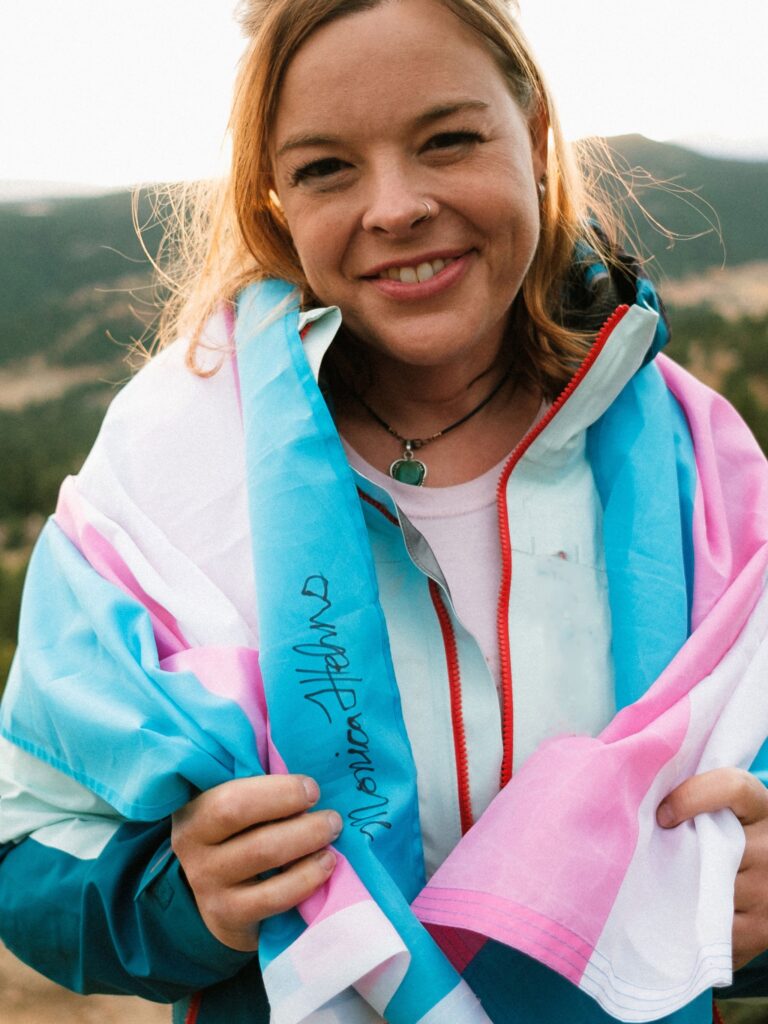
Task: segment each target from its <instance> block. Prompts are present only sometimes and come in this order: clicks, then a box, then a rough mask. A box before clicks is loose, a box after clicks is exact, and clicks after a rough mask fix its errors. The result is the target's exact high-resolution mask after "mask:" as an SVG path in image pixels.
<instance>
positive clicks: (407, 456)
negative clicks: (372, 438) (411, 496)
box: [344, 366, 512, 487]
mask: <svg viewBox="0 0 768 1024" xmlns="http://www.w3.org/2000/svg"><path fill="white" fill-rule="evenodd" d="M511 373H512V367H511V366H510V368H509V369H508V370H507V372H506V373H505V374H504V375H503V376H502V377H501V379H500V380H499V381H498V383H497V384H496V386H495V387H494V388H493V390H492V391H491V393H490V394H488V395H486V396H485V398H484V399H483V400H482V402H480V404H479V405H476V406H475V408H474V409H470V411H469V412H468V413H465V415H464V416H462V417H461V419H458V420H456V422H455V423H451V424H450V425H449V426H447V427H443V429H442V430H438V431H437V433H436V434H430V436H429V437H403V435H402V434H399V433H398V432H397V431H396V430H395V428H394V427H391V426H390V425H389V423H387V421H386V420H385V419H383V418H382V417H381V416H379V414H378V413H377V412H376V410H375V409H372V408H371V407H370V405H368V403H367V402H366V401H365V399H364V398H363V397H362V396H361V395H359V394H358V393H357V392H356V391H355V390H354V388H352V387H350V385H349V384H347V383H346V381H345V382H344V385H345V387H346V388H347V390H348V391H349V393H350V395H352V397H353V398H355V399H356V400H357V401H358V402H359V403H360V405H362V407H363V408H364V409H365V411H366V412H367V413H368V414H369V415H370V416H372V417H373V419H374V420H376V422H377V423H378V424H379V425H380V426H382V427H384V429H385V430H386V431H387V432H388V433H390V434H391V435H392V436H393V437H396V438H397V440H398V441H399V442H400V443H401V444H402V445H403V454H402V455H401V456H400V458H399V459H395V461H394V462H393V463H392V465H391V466H390V467H389V475H390V476H391V477H392V479H393V480H397V481H398V482H399V483H401V484H411V485H412V486H413V487H421V486H422V484H423V483H424V481H425V480H426V479H427V467H426V464H425V463H424V462H423V461H422V460H421V459H417V458H415V457H414V454H413V453H414V452H417V451H419V449H421V448H423V447H424V446H425V445H428V444H431V443H432V442H433V441H437V439H438V438H439V437H445V435H446V434H449V433H450V432H451V431H452V430H455V429H456V428H457V427H460V426H461V425H462V424H463V423H466V422H467V420H470V419H472V417H473V416H474V415H475V414H476V413H478V412H480V410H481V409H484V408H485V406H486V405H488V403H489V402H490V401H491V399H492V398H495V397H496V395H497V394H498V393H499V391H501V389H502V386H503V385H504V384H506V382H507V381H508V380H509V377H510V374H511Z"/></svg>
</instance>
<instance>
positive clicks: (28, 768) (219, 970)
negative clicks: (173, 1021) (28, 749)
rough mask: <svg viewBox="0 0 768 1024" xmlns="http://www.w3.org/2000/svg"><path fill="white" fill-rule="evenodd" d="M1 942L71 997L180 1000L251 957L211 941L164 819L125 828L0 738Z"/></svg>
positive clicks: (95, 801) (75, 786) (77, 788)
mask: <svg viewBox="0 0 768 1024" xmlns="http://www.w3.org/2000/svg"><path fill="white" fill-rule="evenodd" d="M0 766H1V767H0V938H2V940H3V941H4V942H5V944H6V945H7V946H8V948H9V949H10V950H11V951H12V952H13V953H15V954H16V956H18V957H19V958H20V959H21V960H24V961H25V962H26V963H28V964H29V965H30V966H32V967H34V968H35V969H36V970H38V971H40V973H41V974H44V975H46V976H47V977H49V978H51V979H52V980H53V981H56V982H58V983H59V984H61V985H64V986H65V987H67V988H70V989H73V990H75V991H77V992H82V993H89V992H103V993H115V994H131V995H138V996H142V997H143V998H145V999H152V1000H155V1001H157V1002H171V1001H175V1000H178V999H180V998H182V997H184V996H185V995H188V994H189V993H190V992H193V991H196V990H198V989H201V988H206V987H208V986H209V985H213V984H215V983H217V982H219V981H222V980H224V979H226V978H229V977H231V976H232V975H234V974H235V973H237V972H238V971H239V970H240V969H241V968H242V967H243V966H244V965H245V964H246V963H248V962H249V961H250V960H251V959H252V957H253V954H250V953H239V952H237V951H235V950H232V949H229V948H228V947H227V946H224V945H222V944H221V943H220V942H218V940H217V939H215V938H214V937H213V936H212V935H211V934H210V932H209V931H208V929H207V928H206V926H205V924H204V923H203V921H202V918H201V917H200V914H199V912H198V910H197V907H196V905H195V901H194V898H193V896H192V894H191V892H190V890H189V887H188V885H187V883H186V881H185V879H184V876H183V872H182V870H181V867H180V865H179V862H178V860H177V859H176V857H175V856H174V854H173V852H172V851H171V847H170V820H169V819H164V820H162V821H159V822H153V823H146V822H128V821H125V820H124V819H122V818H120V817H119V816H118V815H117V814H116V813H115V811H114V810H113V809H112V808H111V807H109V806H108V805H107V804H106V803H105V802H104V801H103V800H101V799H100V798H98V797H96V796H94V795H93V794H92V793H91V792H89V791H88V790H87V789H86V788H85V787H84V786H81V785H80V784H79V783H77V782H75V781H73V780H72V779H70V778H68V777H67V776H65V775H64V774H63V773H61V772H59V771H57V770H56V769H54V768H51V767H49V766H48V765H46V764H44V763H43V762H42V761H39V760H38V759H37V758H35V757H32V756H31V755H29V754H27V753H25V752H24V751H22V750H20V749H18V748H16V747H14V746H13V745H12V744H10V743H9V742H8V741H6V740H1V741H0Z"/></svg>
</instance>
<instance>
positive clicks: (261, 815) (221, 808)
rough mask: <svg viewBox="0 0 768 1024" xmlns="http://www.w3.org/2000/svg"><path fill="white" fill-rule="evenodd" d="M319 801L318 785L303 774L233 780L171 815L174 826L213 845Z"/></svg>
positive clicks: (304, 809) (210, 790) (211, 790)
mask: <svg viewBox="0 0 768 1024" xmlns="http://www.w3.org/2000/svg"><path fill="white" fill-rule="evenodd" d="M319 798H320V790H319V788H318V785H317V783H316V782H315V781H314V779H310V778H308V777H307V776H304V775H260V776H257V777H255V778H248V779H234V780H232V781H231V782H225V783H223V784H222V785H221V786H216V787H215V788H214V789H209V790H208V791H207V792H205V793H201V794H200V796H198V797H196V798H195V799H194V800H192V801H191V802H190V803H188V804H187V805H186V807H183V808H182V809H181V811H178V812H177V813H176V814H175V815H174V826H177V827H178V826H181V827H182V829H184V830H186V831H188V832H193V833H194V838H195V841H196V842H197V843H199V844H202V845H210V846H213V845H215V844H217V843H222V842H225V841H226V840H227V839H229V838H230V837H232V836H234V835H237V834H238V833H239V832H242V831H244V830H245V829H248V828H252V827H253V826H254V825H260V824H262V823H263V822H267V821H277V820H279V819H282V818H289V817H291V816H292V815H294V814H302V813H303V812H304V811H306V810H308V809H309V808H310V807H312V806H314V804H316V803H317V801H318V799H319Z"/></svg>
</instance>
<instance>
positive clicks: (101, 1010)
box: [0, 946, 171, 1024]
mask: <svg viewBox="0 0 768 1024" xmlns="http://www.w3.org/2000/svg"><path fill="white" fill-rule="evenodd" d="M170 1019H171V1011H170V1008H169V1007H168V1006H159V1005H158V1004H157V1003H148V1002H145V1001H144V1000H143V999H132V998H128V997H125V996H77V995H74V994H73V993H72V992H67V991H66V990H65V989H63V988H60V987H59V986H58V985H54V984H52V983H51V982H50V981H46V979H45V978H43V977H41V975H39V974H37V973H36V972H35V971H32V970H30V968H29V967H26V966H25V965H24V964H22V963H19V961H18V960H17V959H16V957H14V956H12V955H11V954H10V953H9V952H8V950H7V949H5V948H4V947H3V946H0V1022H1V1024H169V1022H170Z"/></svg>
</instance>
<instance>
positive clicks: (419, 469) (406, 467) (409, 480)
mask: <svg viewBox="0 0 768 1024" xmlns="http://www.w3.org/2000/svg"><path fill="white" fill-rule="evenodd" d="M389 475H390V476H391V477H392V479H393V480H397V481H398V482H399V483H401V484H411V485H412V486H413V487H421V485H422V484H423V483H424V481H425V480H426V478H427V467H426V466H425V465H424V463H423V462H419V460H418V459H414V458H413V457H411V458H410V459H395V461H394V462H393V463H392V465H391V466H390V467H389Z"/></svg>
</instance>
